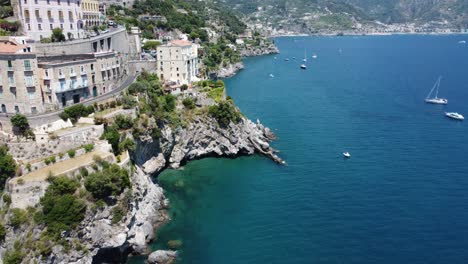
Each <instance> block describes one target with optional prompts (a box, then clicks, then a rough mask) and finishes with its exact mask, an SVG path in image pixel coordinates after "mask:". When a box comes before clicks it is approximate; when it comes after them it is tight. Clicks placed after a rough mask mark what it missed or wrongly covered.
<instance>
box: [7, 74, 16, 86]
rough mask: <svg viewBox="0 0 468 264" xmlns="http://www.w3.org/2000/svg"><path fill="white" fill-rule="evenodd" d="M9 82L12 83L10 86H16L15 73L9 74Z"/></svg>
mask: <svg viewBox="0 0 468 264" xmlns="http://www.w3.org/2000/svg"><path fill="white" fill-rule="evenodd" d="M8 82H9V83H10V86H12V87H14V86H15V77H13V75H8Z"/></svg>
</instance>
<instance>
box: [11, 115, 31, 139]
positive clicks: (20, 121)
mask: <svg viewBox="0 0 468 264" xmlns="http://www.w3.org/2000/svg"><path fill="white" fill-rule="evenodd" d="M10 122H11V125H12V126H13V127H14V128H15V129H16V130H17V131H18V133H20V134H21V135H24V133H25V132H26V130H27V129H28V128H29V122H28V119H27V118H26V116H24V115H22V114H15V115H14V116H12V117H11V118H10Z"/></svg>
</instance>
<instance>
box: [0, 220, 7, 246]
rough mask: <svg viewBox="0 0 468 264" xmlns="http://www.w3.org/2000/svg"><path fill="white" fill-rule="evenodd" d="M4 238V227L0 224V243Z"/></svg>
mask: <svg viewBox="0 0 468 264" xmlns="http://www.w3.org/2000/svg"><path fill="white" fill-rule="evenodd" d="M5 236H6V229H5V226H4V225H3V224H1V223H0V242H3V241H4V240H5Z"/></svg>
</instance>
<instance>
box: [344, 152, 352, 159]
mask: <svg viewBox="0 0 468 264" xmlns="http://www.w3.org/2000/svg"><path fill="white" fill-rule="evenodd" d="M343 157H345V158H347V159H349V158H351V154H349V152H343Z"/></svg>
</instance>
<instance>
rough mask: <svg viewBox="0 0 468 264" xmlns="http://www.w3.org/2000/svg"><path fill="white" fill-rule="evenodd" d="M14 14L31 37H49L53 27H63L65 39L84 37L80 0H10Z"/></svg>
mask: <svg viewBox="0 0 468 264" xmlns="http://www.w3.org/2000/svg"><path fill="white" fill-rule="evenodd" d="M12 2H15V3H12V6H13V7H14V12H15V16H16V17H17V18H18V19H19V20H20V21H21V24H22V25H23V31H24V32H25V34H26V35H27V36H29V37H30V38H31V39H33V40H36V41H39V40H41V39H43V38H49V37H50V36H51V35H52V30H53V29H54V28H61V29H63V34H64V35H65V37H66V38H67V39H76V38H82V37H84V21H83V14H82V11H81V1H80V0H12Z"/></svg>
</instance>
